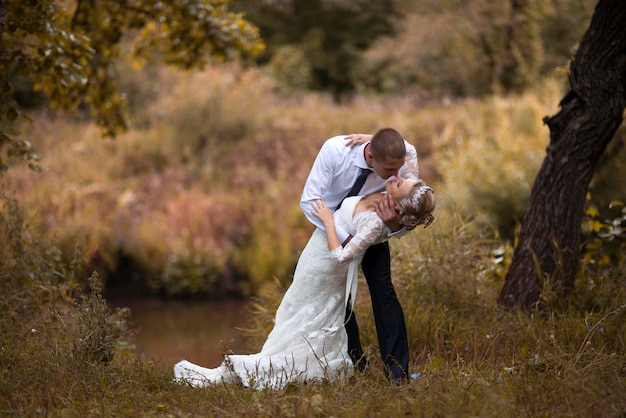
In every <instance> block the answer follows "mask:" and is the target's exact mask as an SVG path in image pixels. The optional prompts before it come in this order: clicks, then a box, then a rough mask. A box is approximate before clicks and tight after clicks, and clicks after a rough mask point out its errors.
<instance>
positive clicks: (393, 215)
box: [374, 194, 402, 232]
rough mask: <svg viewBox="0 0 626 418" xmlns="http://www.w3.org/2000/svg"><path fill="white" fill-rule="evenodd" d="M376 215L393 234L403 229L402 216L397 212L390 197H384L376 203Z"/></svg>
mask: <svg viewBox="0 0 626 418" xmlns="http://www.w3.org/2000/svg"><path fill="white" fill-rule="evenodd" d="M374 207H375V208H376V213H377V214H378V216H379V217H380V219H382V220H383V222H384V223H385V225H387V226H388V227H389V228H390V229H391V230H392V231H393V232H396V231H399V230H400V229H401V228H402V223H401V222H400V215H399V214H398V212H396V208H395V205H394V203H393V198H392V197H391V196H389V195H387V194H386V195H383V196H382V197H381V198H380V199H378V200H376V201H375V202H374Z"/></svg>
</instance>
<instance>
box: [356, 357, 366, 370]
mask: <svg viewBox="0 0 626 418" xmlns="http://www.w3.org/2000/svg"><path fill="white" fill-rule="evenodd" d="M368 365H369V361H368V360H367V357H365V355H362V356H361V358H359V359H358V360H357V361H356V362H354V367H356V368H358V369H359V371H360V372H364V371H365V370H366V369H367V366H368Z"/></svg>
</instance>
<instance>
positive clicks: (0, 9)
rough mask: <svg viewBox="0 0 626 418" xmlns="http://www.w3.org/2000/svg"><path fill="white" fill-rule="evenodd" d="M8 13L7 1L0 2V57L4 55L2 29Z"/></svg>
mask: <svg viewBox="0 0 626 418" xmlns="http://www.w3.org/2000/svg"><path fill="white" fill-rule="evenodd" d="M8 13H9V0H0V55H1V54H3V53H4V42H3V40H2V39H3V35H4V27H5V26H6V23H7V14H8Z"/></svg>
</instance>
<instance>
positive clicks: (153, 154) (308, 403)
mask: <svg viewBox="0 0 626 418" xmlns="http://www.w3.org/2000/svg"><path fill="white" fill-rule="evenodd" d="M239 3H240V4H243V5H245V3H246V2H239ZM557 3H558V2H557ZM555 4H556V3H555ZM242 7H243V6H242ZM407 7H408V6H407ZM451 18H452V14H451V13H441V14H440V15H439V17H438V19H441V21H442V22H445V21H448V20H447V19H451ZM409 19H413V20H412V21H421V20H420V17H419V15H415V16H412V17H410V18H409ZM546 19H547V18H546ZM572 19H573V18H572ZM553 23H554V22H553ZM561 23H563V22H561ZM466 24H467V25H470V26H468V30H469V29H471V24H470V23H466ZM433 25H434V23H433ZM557 27H558V25H556V23H555V24H554V25H553V26H552V28H554V29H555V30H556V28H557ZM418 28H419V25H408V26H407V29H406V31H405V32H402V33H401V35H399V36H406V37H407V39H408V37H410V36H418V35H416V34H415V31H419V29H418ZM407 32H408V33H407ZM548 35H549V36H554V37H556V35H555V34H548ZM548 35H546V34H545V33H544V36H548ZM420 36H425V35H424V34H422V35H420ZM421 39H423V38H421ZM444 39H445V40H446V42H449V43H446V44H445V45H438V48H437V49H433V54H434V53H435V52H437V53H439V54H440V55H436V54H435V55H434V56H422V57H421V58H420V59H421V60H422V61H420V62H421V63H422V64H423V63H427V62H431V61H430V60H431V59H441V60H444V61H445V60H446V59H451V57H450V56H446V55H445V51H446V48H445V47H447V46H449V45H454V44H455V43H456V42H462V40H463V39H467V38H456V37H455V36H454V33H451V34H450V36H449V38H444ZM388 42H390V40H389V39H387V40H383V41H381V42H380V43H377V44H376V45H374V46H373V47H372V48H371V49H369V50H368V52H367V54H369V55H367V58H368V59H367V60H366V64H368V65H371V66H373V65H374V64H375V63H379V64H381V65H382V63H386V64H385V65H390V64H389V63H396V65H397V66H393V65H392V66H391V67H385V68H386V69H387V70H388V71H395V72H392V74H394V75H395V76H396V77H395V81H396V82H397V83H400V84H393V81H394V80H390V79H389V78H384V79H383V78H380V79H379V78H376V77H382V76H383V75H385V74H389V72H386V71H380V72H376V71H373V70H372V71H371V72H370V76H371V78H369V79H368V78H363V77H361V78H357V79H360V80H366V81H367V82H366V83H365V81H364V83H365V84H367V86H363V85H358V83H357V84H355V85H353V86H352V87H351V89H354V90H353V91H351V92H346V91H343V90H341V89H340V90H341V91H340V93H341V94H340V96H341V95H343V94H344V93H346V94H347V93H349V94H348V96H349V100H347V99H346V98H345V97H344V98H343V99H342V100H337V94H338V91H333V90H332V89H330V91H323V89H321V90H322V91H314V90H315V88H314V87H316V86H317V87H320V86H319V84H316V83H315V82H314V80H313V79H311V78H310V76H311V74H313V73H306V74H301V75H302V77H303V78H295V79H291V81H290V82H288V83H285V82H284V80H285V79H281V78H276V75H277V74H279V73H280V70H281V69H282V71H286V70H285V67H284V66H283V64H285V65H286V64H289V62H286V63H285V62H284V61H282V63H281V61H280V59H287V58H288V57H291V58H293V57H294V56H295V57H296V58H297V57H298V56H299V55H298V54H294V55H289V54H287V53H286V52H285V51H289V50H288V48H287V47H284V46H283V47H282V48H283V49H281V51H282V52H281V53H280V54H279V53H277V54H276V55H274V60H273V61H272V64H271V65H270V66H269V67H256V66H251V65H242V64H241V63H230V64H224V63H220V64H211V65H207V66H206V67H205V68H204V69H203V70H197V71H184V70H176V69H173V68H172V67H169V66H165V65H162V64H159V63H152V64H151V63H144V65H143V67H141V68H138V66H137V65H134V64H137V63H136V62H134V63H133V62H132V61H121V62H116V63H115V65H116V74H117V77H118V78H117V79H116V82H117V83H119V86H120V87H121V89H122V90H123V91H125V92H127V93H128V103H127V105H128V129H127V130H126V131H125V132H120V133H119V134H118V135H117V137H116V138H114V139H112V138H103V137H102V130H101V128H99V127H98V125H97V124H96V123H94V120H93V118H92V116H91V115H90V114H89V113H88V112H84V111H83V110H84V109H78V111H77V112H75V113H72V114H70V115H68V114H67V113H63V112H61V111H58V110H50V109H49V108H48V107H45V106H40V105H38V104H37V103H34V102H31V105H32V108H31V110H30V113H29V116H30V119H32V121H26V120H21V119H20V120H18V121H17V122H18V123H17V124H16V125H13V126H12V128H11V129H12V130H11V132H19V137H20V138H28V141H29V142H30V143H31V145H32V147H33V149H36V151H37V153H38V155H39V156H40V157H41V160H40V161H38V162H37V164H38V165H39V167H40V168H41V170H40V171H39V172H37V171H33V170H32V169H29V167H28V166H27V165H26V164H24V163H23V161H19V160H15V159H13V160H11V159H8V160H5V162H6V163H7V171H6V173H5V174H4V175H3V177H2V191H1V193H2V199H1V202H2V210H0V294H1V295H2V298H0V310H1V311H2V312H3V314H2V315H1V316H0V335H1V336H2V338H1V342H0V415H7V416H34V415H45V416H69V417H74V416H152V415H154V416H258V417H265V416H424V417H432V416H459V417H463V416H467V417H469V416H493V417H496V416H497V417H500V416H515V415H519V416H526V417H538V416H564V417H573V416H576V417H578V416H594V417H618V416H623V415H624V414H625V413H626V383H625V379H626V269H625V264H624V263H625V261H626V260H625V256H626V254H625V249H626V234H625V233H624V232H623V230H624V229H623V228H624V225H625V222H626V209H625V206H624V204H623V203H622V202H624V201H625V200H626V196H624V194H623V193H624V190H625V189H626V184H625V182H626V179H624V178H623V176H620V175H619V173H620V171H619V170H620V169H621V167H622V166H623V162H624V160H626V148H624V141H625V140H626V132H625V131H624V129H623V127H622V128H621V129H620V130H619V131H618V133H617V135H616V137H615V139H614V141H613V142H612V143H611V145H610V146H609V149H608V150H607V152H606V154H605V157H604V158H603V161H602V164H601V166H600V167H599V169H598V171H597V172H596V174H595V176H594V180H593V182H592V184H591V187H590V189H589V192H588V201H587V207H586V217H585V219H584V222H583V224H582V225H581V230H582V233H583V245H582V247H581V261H580V270H579V272H578V275H577V277H576V286H575V289H574V291H573V292H572V294H571V295H570V297H569V298H567V299H562V298H560V297H559V292H558V289H553V288H551V285H550V283H548V282H546V283H545V284H544V288H543V289H542V293H541V299H540V301H539V303H538V304H537V306H536V307H535V308H534V309H532V310H531V311H530V312H527V311H516V310H509V309H505V308H504V307H502V306H500V305H499V304H498V303H497V299H498V293H499V292H500V290H501V288H502V286H503V283H504V278H505V274H506V271H507V268H508V266H509V265H510V263H511V257H512V254H513V248H514V245H515V243H516V234H517V231H518V228H519V222H520V220H521V218H522V216H523V214H524V210H525V206H526V203H527V200H528V197H529V194H530V188H531V186H532V183H533V180H534V177H535V175H536V173H537V171H538V169H539V166H540V165H541V162H542V159H543V158H544V157H545V149H546V146H547V144H548V140H549V137H548V135H549V134H548V129H547V127H546V126H545V125H544V124H543V122H542V120H543V118H544V117H545V116H547V115H553V114H555V113H556V112H557V111H558V104H559V101H560V99H561V98H562V97H563V95H564V93H565V92H566V89H567V86H566V80H565V62H561V64H559V65H562V66H557V65H554V63H555V62H558V59H557V56H558V54H556V53H555V52H554V51H555V50H556V48H552V49H548V51H552V52H551V54H548V55H547V57H548V58H549V59H547V60H546V61H547V63H546V61H544V66H545V67H550V66H552V67H551V68H553V69H554V70H553V71H546V70H545V68H543V69H542V68H539V67H537V68H536V69H535V71H536V72H537V76H536V78H534V80H533V82H532V83H530V84H528V85H525V86H524V87H523V88H514V89H512V91H507V92H503V89H504V88H503V84H502V83H494V82H493V81H494V80H493V79H491V80H478V81H479V82H478V81H477V77H478V78H479V77H480V76H482V74H481V73H480V71H478V70H474V69H473V68H469V69H468V68H465V70H468V71H467V72H463V70H464V69H463V68H460V67H458V68H457V66H455V64H454V63H453V64H452V65H451V67H454V68H456V70H457V71H458V72H459V73H458V74H457V77H455V78H454V80H439V81H438V82H434V81H432V80H434V79H435V78H436V77H437V76H440V77H444V75H445V74H444V73H442V74H439V73H437V72H436V71H433V72H428V71H426V70H428V68H429V67H428V66H425V65H420V66H418V67H419V68H414V69H413V70H410V71H408V72H405V70H406V68H407V66H409V68H411V67H410V65H411V63H413V65H415V61H411V62H406V63H402V58H403V57H406V56H405V55H403V54H402V51H397V50H393V48H389V47H388V45H389V44H388ZM276 45H278V44H276ZM309 45H310V44H309ZM284 48H287V49H284ZM463 50H464V51H466V52H467V49H463ZM301 52H303V55H301V56H299V57H300V58H299V59H300V60H304V59H305V58H306V53H308V52H310V53H312V52H311V51H309V50H306V49H303V50H302V51H301ZM394 54H397V55H398V56H396V57H395V61H394V60H391V59H390V57H389V55H394ZM544 57H545V56H544ZM551 60H554V62H553V61H551ZM298 62H300V63H301V62H302V61H297V62H295V63H294V62H291V65H295V66H297V63H298ZM398 63H400V64H398ZM401 64H402V65H401ZM404 64H406V65H404ZM365 68H367V67H365ZM370 69H372V67H370ZM287 73H289V74H292V75H296V74H295V73H294V72H290V71H287ZM409 73H412V74H414V77H416V78H418V79H419V80H421V81H420V82H419V83H418V82H417V81H416V78H413V79H412V78H411V76H410V75H409ZM281 80H282V81H281ZM303 80H305V81H303ZM424 80H427V81H428V80H430V81H428V82H431V83H433V85H435V86H437V88H438V89H441V90H437V89H433V90H432V91H431V92H430V93H427V92H424V91H423V90H422V89H421V88H417V87H416V88H414V89H407V90H405V91H404V92H403V87H406V86H407V85H409V84H411V83H414V84H413V85H414V86H415V85H423V84H420V83H426V81H424ZM472 80H473V81H472ZM453 81H454V83H457V84H454V83H453ZM303 82H305V84H306V83H308V84H306V85H304V86H303V85H302V83H303ZM402 83H407V84H402ZM375 85H378V86H386V88H385V89H382V90H384V91H378V92H374V91H373V89H372V86H375ZM446 86H447V87H450V86H452V87H453V88H446ZM467 86H474V87H475V88H476V89H479V87H480V92H478V91H476V90H472V91H469V90H467V89H468V87H467ZM303 87H306V88H303ZM26 90H28V88H26ZM357 92H358V93H357ZM37 98H38V96H37V95H36V94H35V95H32V96H29V100H35V101H36V99H37ZM39 99H41V100H43V101H44V102H45V99H42V98H41V97H39ZM383 126H391V127H394V128H396V129H398V130H399V131H400V132H402V133H403V134H404V135H405V137H406V138H407V139H408V140H409V141H410V142H411V143H413V144H414V145H415V146H416V148H417V151H418V155H419V161H420V173H421V176H422V177H423V178H424V179H425V180H426V181H427V182H429V184H431V185H432V186H433V188H434V189H435V193H436V195H437V199H438V208H437V211H436V214H435V215H436V221H435V223H434V224H433V225H432V226H431V227H429V228H427V229H418V230H416V231H414V232H412V233H411V234H409V235H407V236H406V237H404V238H402V239H400V240H396V239H394V240H392V241H391V248H392V256H393V276H394V282H395V284H396V288H397V291H398V295H399V297H400V300H401V303H402V306H403V308H404V311H405V316H406V318H407V328H408V334H409V346H410V348H411V370H410V371H409V374H410V375H411V380H410V382H409V383H408V384H406V385H403V386H399V387H394V386H391V385H390V384H389V382H388V381H387V380H386V378H385V376H384V374H383V373H382V363H381V362H380V360H379V359H378V349H377V347H376V345H375V341H376V334H375V332H376V331H375V328H374V321H373V318H372V316H371V312H370V311H371V310H370V309H369V306H370V305H369V300H368V293H367V286H366V285H365V284H364V283H362V285H361V287H360V290H359V301H358V305H357V306H360V308H359V311H358V313H359V322H360V324H361V327H362V340H363V342H364V346H366V347H369V348H368V352H369V354H370V359H371V365H370V367H369V369H368V370H367V371H366V372H365V373H363V374H357V375H355V376H354V377H353V378H352V379H351V380H349V381H346V382H338V383H332V384H330V383H323V384H319V385H318V384H310V385H290V386H288V387H286V388H285V389H283V390H282V391H279V392H275V391H258V392H257V391H253V390H250V389H245V388H241V387H238V386H216V387H212V388H207V389H194V388H190V387H188V386H186V385H183V384H178V383H174V382H172V372H171V370H169V369H166V368H164V367H162V365H161V364H160V363H159V361H158V359H150V358H145V357H143V356H141V355H138V354H137V353H136V352H135V350H134V347H133V345H132V341H133V339H132V337H133V333H134V332H136V330H134V329H133V327H132V313H131V312H128V310H125V309H119V310H117V311H111V309H110V308H109V307H108V306H107V303H106V294H107V292H108V291H111V290H112V289H117V290H121V291H125V292H136V293H139V294H142V295H151V296H161V297H166V298H191V297H193V298H204V299H207V300H211V299H213V300H215V299H219V298H225V297H242V298H253V301H254V302H253V303H252V304H251V309H250V312H248V318H247V320H246V322H245V323H243V324H242V329H241V332H242V333H243V334H244V335H245V336H246V339H247V345H248V347H249V349H250V350H251V351H255V350H257V349H259V348H260V346H261V344H262V342H263V340H264V337H265V336H266V335H267V332H268V331H269V329H270V328H271V325H272V318H273V312H274V309H275V308H276V306H277V305H278V303H279V302H280V298H281V296H282V294H283V293H284V291H285V289H286V288H287V286H288V285H289V283H290V280H291V274H292V272H293V268H294V265H295V262H296V261H297V258H298V254H299V250H300V249H301V248H303V246H304V244H305V243H306V240H307V239H308V237H309V235H310V233H311V231H312V227H311V225H310V224H309V223H308V222H307V221H306V219H305V218H304V216H303V215H302V213H301V211H300V208H299V206H298V201H299V197H300V193H301V189H302V185H303V183H304V180H305V178H306V175H307V174H308V171H309V168H310V164H312V162H313V159H314V157H315V154H316V152H317V150H318V148H319V146H320V145H321V144H322V142H323V141H324V140H325V139H326V138H328V137H330V136H332V135H336V134H342V133H346V134H347V133H355V132H361V133H366V132H373V131H375V130H376V129H378V128H380V127H383ZM227 345H228V343H227V342H226V347H225V350H227V349H228V347H227Z"/></svg>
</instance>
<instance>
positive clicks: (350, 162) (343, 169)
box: [300, 135, 418, 242]
mask: <svg viewBox="0 0 626 418" xmlns="http://www.w3.org/2000/svg"><path fill="white" fill-rule="evenodd" d="M345 138H346V135H339V136H334V137H332V138H330V139H328V140H326V142H324V145H322V148H321V149H320V151H319V153H318V154H317V157H316V158H315V161H314V162H313V167H312V168H311V172H310V173H309V177H308V178H307V180H306V183H305V184H304V190H303V191H302V197H301V198H300V207H301V208H302V211H303V212H304V214H305V216H306V217H307V219H308V220H309V221H311V223H313V225H315V226H316V227H318V228H320V229H321V230H324V223H323V222H322V221H321V220H320V219H319V218H318V217H317V216H315V215H313V213H312V207H311V203H312V202H313V201H314V200H316V199H324V201H325V202H326V205H327V206H328V207H329V208H330V209H331V210H333V211H334V210H335V209H336V208H337V206H339V203H340V202H341V201H342V200H343V198H344V197H345V196H346V194H347V193H348V191H349V190H350V189H351V188H352V185H353V184H354V181H355V180H356V178H357V177H358V175H359V173H360V171H361V170H360V169H361V168H369V167H368V165H367V162H365V153H364V150H365V146H366V145H367V144H359V145H357V146H355V147H353V148H351V147H349V146H346V139H345ZM404 146H405V148H406V158H405V163H404V165H403V166H402V167H401V168H400V170H399V171H398V174H399V175H400V176H402V173H403V172H404V171H405V170H407V169H408V168H410V169H411V171H412V173H415V175H414V176H411V177H416V176H417V175H418V171H417V170H418V166H417V151H416V150H415V147H414V146H413V145H411V144H409V143H408V142H407V141H406V140H405V141H404ZM385 183H386V180H384V179H382V178H380V177H379V176H378V175H377V174H376V173H374V172H373V171H372V173H371V174H370V175H369V176H368V177H367V180H366V181H365V184H364V185H363V187H361V191H360V192H359V193H358V195H359V196H366V195H369V194H372V193H377V192H382V191H384V190H385ZM336 229H337V237H338V238H339V242H343V241H345V240H346V238H348V236H349V235H350V234H348V232H346V231H345V230H343V229H342V228H340V227H339V226H337V228H336Z"/></svg>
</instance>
